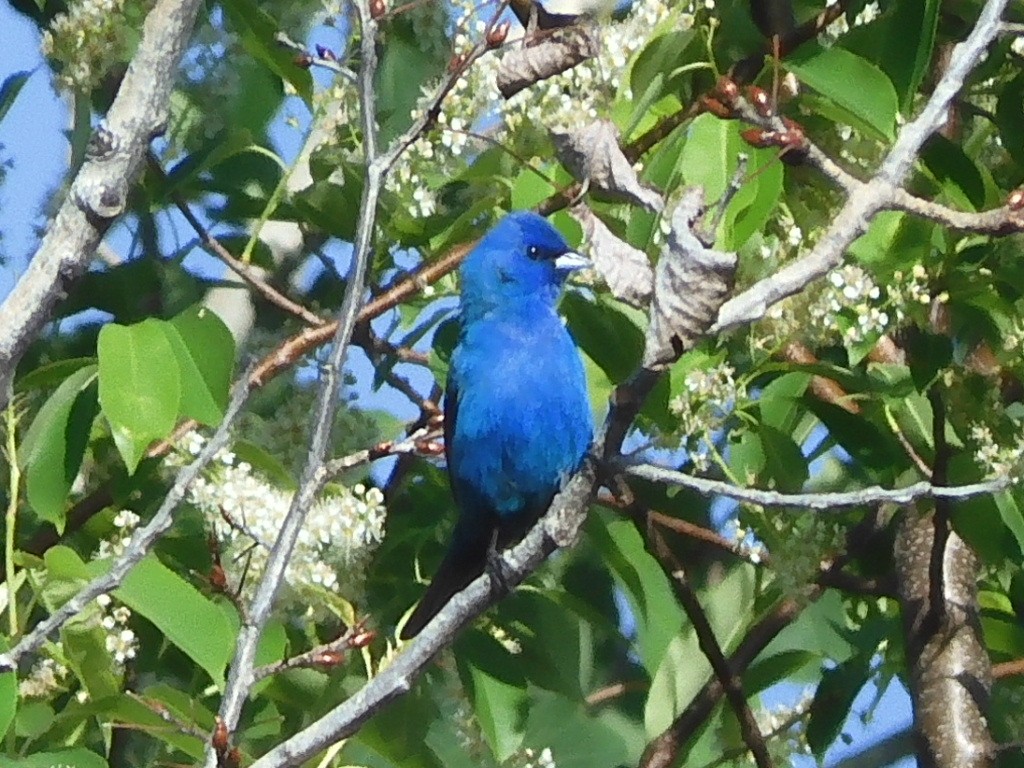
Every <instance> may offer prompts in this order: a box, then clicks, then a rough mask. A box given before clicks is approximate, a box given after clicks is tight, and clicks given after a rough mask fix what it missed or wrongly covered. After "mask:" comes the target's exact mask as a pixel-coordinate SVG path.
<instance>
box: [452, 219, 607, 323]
mask: <svg viewBox="0 0 1024 768" xmlns="http://www.w3.org/2000/svg"><path fill="white" fill-rule="evenodd" d="M588 266H590V262H589V261H588V260H587V259H585V258H584V257H583V256H580V255H579V254H578V253H576V252H574V251H573V250H572V249H571V248H569V244H568V243H566V242H565V238H563V237H562V235H561V234H560V233H559V232H558V230H557V229H555V228H554V227H553V226H551V224H549V223H548V221H547V219H545V218H543V217H542V216H538V215H537V214H536V213H532V212H530V211H515V212H513V213H510V214H508V215H507V216H505V218H503V219H502V220H501V221H499V222H498V224H497V225H496V226H495V227H494V228H493V229H491V230H490V231H489V232H488V233H487V234H486V235H484V237H483V239H482V240H481V241H480V242H479V244H477V246H476V248H474V249H473V250H472V252H471V253H470V254H469V256H467V257H466V260H465V262H463V264H462V272H461V274H462V303H463V307H464V309H468V310H470V311H472V310H474V309H476V310H480V311H487V310H489V309H490V308H492V307H494V306H501V305H503V304H508V303H511V302H515V301H517V300H523V299H526V298H530V297H532V298H540V299H542V300H545V301H549V302H550V303H551V304H554V302H555V300H556V299H557V298H558V293H559V291H560V290H561V288H562V285H563V284H564V283H565V279H566V278H567V277H568V276H569V274H570V273H571V272H574V271H576V270H577V269H582V268H584V267H588Z"/></svg>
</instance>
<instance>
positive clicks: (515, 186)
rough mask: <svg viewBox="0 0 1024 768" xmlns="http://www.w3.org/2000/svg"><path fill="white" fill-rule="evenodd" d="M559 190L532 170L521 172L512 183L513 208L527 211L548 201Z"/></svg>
mask: <svg viewBox="0 0 1024 768" xmlns="http://www.w3.org/2000/svg"><path fill="white" fill-rule="evenodd" d="M557 191H558V190H557V189H556V188H555V187H554V185H552V184H551V182H549V181H548V180H547V179H545V178H542V177H540V176H538V175H537V174H536V173H534V172H533V171H532V170H529V169H527V170H525V171H520V173H519V175H518V176H516V178H515V181H514V182H513V183H512V207H513V208H514V209H523V210H527V209H530V208H533V207H534V206H536V205H539V204H540V203H541V202H543V201H544V200H547V199H548V198H549V197H551V195H553V194H555V193H556V192H557Z"/></svg>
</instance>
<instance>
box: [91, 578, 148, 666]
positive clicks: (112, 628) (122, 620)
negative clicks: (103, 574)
mask: <svg viewBox="0 0 1024 768" xmlns="http://www.w3.org/2000/svg"><path fill="white" fill-rule="evenodd" d="M96 604H97V605H98V606H99V607H100V610H101V611H102V618H101V619H100V626H102V627H103V629H105V630H106V632H107V637H106V640H105V641H104V642H105V644H106V648H107V652H108V653H110V654H111V655H112V656H113V657H114V663H116V664H117V665H118V666H119V667H123V666H124V665H125V664H126V663H127V662H128V661H129V660H131V659H134V658H135V652H136V650H137V649H138V646H139V641H138V638H137V637H136V636H135V632H133V631H132V630H131V629H129V627H128V620H129V619H130V618H131V617H132V612H131V609H129V608H128V606H126V605H114V600H113V598H112V597H111V596H110V595H100V596H99V597H97V598H96Z"/></svg>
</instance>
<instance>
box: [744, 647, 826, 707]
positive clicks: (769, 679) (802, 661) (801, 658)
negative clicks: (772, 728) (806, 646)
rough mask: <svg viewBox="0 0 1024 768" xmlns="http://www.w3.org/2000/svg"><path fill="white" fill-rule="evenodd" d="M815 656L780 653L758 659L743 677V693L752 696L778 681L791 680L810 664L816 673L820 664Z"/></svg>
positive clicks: (798, 653)
mask: <svg viewBox="0 0 1024 768" xmlns="http://www.w3.org/2000/svg"><path fill="white" fill-rule="evenodd" d="M820 658H821V657H819V656H818V655H817V654H814V653H811V652H810V651H802V650H800V651H798V650H792V651H782V652H781V653H777V654H775V655H773V656H769V657H768V658H766V659H758V661H756V662H754V663H753V664H751V665H750V667H749V668H748V669H747V671H746V673H744V675H743V692H744V693H746V694H747V696H753V695H754V694H755V693H760V692H761V691H763V690H765V689H766V688H768V687H770V686H772V685H774V684H775V683H777V682H779V681H780V680H784V679H787V678H791V677H792V676H794V675H796V674H797V673H799V672H800V671H801V670H803V669H806V668H807V667H808V666H809V665H811V664H812V663H813V664H814V671H815V672H817V670H818V665H819V664H820V663H821V661H820Z"/></svg>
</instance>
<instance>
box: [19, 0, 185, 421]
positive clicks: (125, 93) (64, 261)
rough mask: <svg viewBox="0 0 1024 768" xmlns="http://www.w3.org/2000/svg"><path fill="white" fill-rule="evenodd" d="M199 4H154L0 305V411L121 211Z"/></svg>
mask: <svg viewBox="0 0 1024 768" xmlns="http://www.w3.org/2000/svg"><path fill="white" fill-rule="evenodd" d="M200 5H201V3H200V2H199V0H157V2H156V4H155V5H154V6H153V10H152V11H150V12H149V15H148V16H147V17H146V22H145V25H144V26H143V29H142V40H141V41H140V43H139V48H138V51H136V53H135V56H134V57H133V58H132V61H131V63H130V64H129V65H128V71H127V72H126V73H125V76H124V79H123V80H122V81H121V87H120V88H119V89H118V91H117V96H116V97H115V98H114V102H113V104H111V106H110V110H109V111H108V112H107V116H106V119H105V120H104V121H103V123H102V124H101V125H100V126H99V127H98V128H97V129H96V130H95V131H94V133H93V135H92V138H91V139H90V141H89V149H88V152H87V155H86V160H85V162H84V163H83V164H82V167H81V168H80V169H79V171H78V175H77V176H76V177H75V180H74V181H73V182H72V183H71V189H70V190H69V191H68V195H67V197H66V198H65V200H64V202H63V204H62V205H61V207H60V210H59V211H58V212H57V215H56V217H55V218H54V220H53V222H52V223H51V224H50V227H49V229H48V230H47V232H46V236H45V237H44V238H43V242H42V243H41V244H40V246H39V249H38V250H37V251H36V253H35V255H34V256H33V257H32V261H31V263H30V264H29V267H28V269H27V270H26V272H25V274H23V275H22V276H21V279H20V280H19V281H18V284H17V285H16V286H15V287H14V290H13V291H12V292H11V294H10V295H9V296H8V297H7V300H6V301H4V303H3V304H2V305H0V328H3V329H4V331H3V334H2V335H0V407H3V406H5V405H6V404H7V398H8V396H9V392H10V384H11V381H12V379H13V378H14V372H15V369H16V367H17V365H18V361H19V360H20V359H21V356H22V355H23V354H24V353H25V350H26V349H27V348H28V346H29V345H30V344H31V343H32V342H33V341H34V340H35V339H36V337H37V336H38V335H39V333H40V331H41V330H42V328H43V326H44V325H45V324H46V323H47V322H48V321H49V319H50V315H51V312H52V311H53V308H54V306H55V305H56V304H57V303H58V302H59V301H61V300H62V299H63V298H64V297H65V296H66V295H67V290H68V286H69V285H70V284H71V282H72V281H74V280H75V279H77V278H78V277H79V276H80V275H81V274H82V273H83V272H84V271H85V269H86V267H87V266H88V265H89V262H90V260H91V259H92V256H93V253H95V251H96V248H97V247H98V246H99V244H100V240H102V238H103V235H104V234H105V233H106V231H107V229H109V228H110V225H111V224H113V223H114V221H115V220H116V219H117V218H118V216H120V215H121V214H122V213H123V212H124V210H125V207H126V206H127V201H128V193H129V191H130V189H131V187H132V186H133V185H134V184H135V181H136V180H137V178H138V176H139V174H140V173H141V171H142V167H143V164H144V162H145V158H146V150H147V148H148V147H149V142H150V141H151V140H152V139H153V137H154V136H156V135H158V134H159V133H161V132H162V131H163V130H164V127H165V125H166V123H167V116H168V104H169V102H170V97H171V90H172V88H173V85H174V78H175V75H176V73H177V71H178V63H179V62H180V60H181V56H182V54H183V53H184V51H185V46H186V44H187V43H188V39H189V35H190V33H191V32H192V26H193V25H194V24H195V19H196V14H197V13H198V11H199V7H200Z"/></svg>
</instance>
